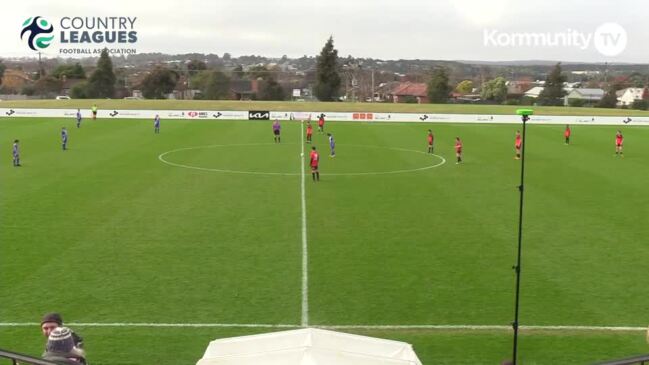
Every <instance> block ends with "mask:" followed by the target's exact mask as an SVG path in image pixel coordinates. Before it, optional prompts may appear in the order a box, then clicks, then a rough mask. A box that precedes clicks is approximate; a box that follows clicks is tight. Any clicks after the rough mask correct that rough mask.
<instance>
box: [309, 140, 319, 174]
mask: <svg viewBox="0 0 649 365" xmlns="http://www.w3.org/2000/svg"><path fill="white" fill-rule="evenodd" d="M310 159H311V161H310V163H309V165H311V176H312V177H313V182H316V181H320V171H318V163H319V162H320V154H319V153H318V151H316V150H315V146H313V147H311V158H310Z"/></svg>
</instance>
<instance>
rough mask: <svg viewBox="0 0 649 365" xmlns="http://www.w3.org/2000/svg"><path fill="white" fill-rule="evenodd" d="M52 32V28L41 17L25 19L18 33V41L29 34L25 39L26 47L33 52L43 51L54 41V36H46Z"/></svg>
mask: <svg viewBox="0 0 649 365" xmlns="http://www.w3.org/2000/svg"><path fill="white" fill-rule="evenodd" d="M52 32H54V26H53V25H52V24H51V23H50V22H48V21H47V20H46V19H45V18H43V17H41V16H37V17H30V18H27V20H25V21H24V22H23V30H22V32H20V39H24V37H25V34H26V33H29V37H27V45H28V46H29V48H31V49H32V50H34V51H38V50H39V49H45V48H47V47H49V46H50V42H51V41H52V40H53V39H54V35H50V36H47V35H48V34H50V33H52Z"/></svg>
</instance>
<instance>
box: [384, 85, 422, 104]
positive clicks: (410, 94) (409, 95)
mask: <svg viewBox="0 0 649 365" xmlns="http://www.w3.org/2000/svg"><path fill="white" fill-rule="evenodd" d="M388 96H389V97H390V99H391V100H392V102H393V103H403V102H406V101H408V100H409V99H410V100H416V101H417V104H422V103H427V102H428V86H427V85H426V84H425V83H423V82H401V83H399V84H397V85H395V87H394V88H393V89H392V91H390V92H388Z"/></svg>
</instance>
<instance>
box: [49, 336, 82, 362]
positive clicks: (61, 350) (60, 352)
mask: <svg viewBox="0 0 649 365" xmlns="http://www.w3.org/2000/svg"><path fill="white" fill-rule="evenodd" d="M43 359H44V360H48V361H52V362H55V363H57V364H63V365H79V364H83V365H85V364H86V358H85V353H84V352H83V350H81V349H79V348H77V347H75V346H74V338H73V337H72V331H71V330H70V329H69V328H67V327H57V328H55V329H53V330H52V331H51V332H50V335H49V337H48V339H47V345H46V346H45V354H43Z"/></svg>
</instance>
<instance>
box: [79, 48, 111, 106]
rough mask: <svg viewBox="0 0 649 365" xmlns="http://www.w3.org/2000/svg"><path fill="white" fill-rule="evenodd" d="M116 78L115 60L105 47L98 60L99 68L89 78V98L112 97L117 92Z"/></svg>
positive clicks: (87, 92)
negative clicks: (113, 60) (114, 71)
mask: <svg viewBox="0 0 649 365" xmlns="http://www.w3.org/2000/svg"><path fill="white" fill-rule="evenodd" d="M115 80H116V77H115V73H113V62H112V61H111V60H110V56H108V49H107V48H104V49H103V50H102V51H101V56H99V61H97V69H96V70H95V72H93V73H92V75H90V78H89V79H88V86H87V90H86V94H87V95H88V97H89V98H112V97H113V94H115Z"/></svg>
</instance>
